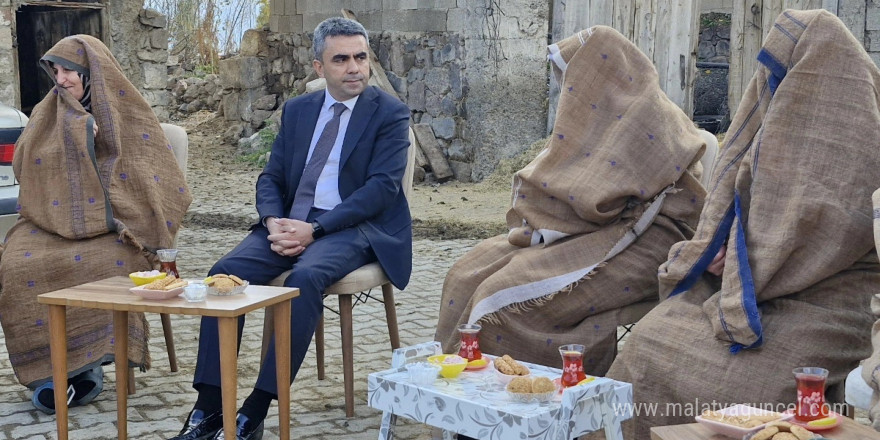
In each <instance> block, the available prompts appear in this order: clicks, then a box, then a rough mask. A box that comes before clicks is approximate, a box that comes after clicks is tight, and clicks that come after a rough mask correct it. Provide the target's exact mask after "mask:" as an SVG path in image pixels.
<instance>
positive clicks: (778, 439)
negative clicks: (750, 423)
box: [765, 428, 798, 440]
mask: <svg viewBox="0 0 880 440" xmlns="http://www.w3.org/2000/svg"><path fill="white" fill-rule="evenodd" d="M765 429H766V428H765ZM773 440H798V437H797V436H796V435H794V434H792V433H790V432H780V433H778V434H776V435H774V436H773Z"/></svg>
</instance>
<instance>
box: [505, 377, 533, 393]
mask: <svg viewBox="0 0 880 440" xmlns="http://www.w3.org/2000/svg"><path fill="white" fill-rule="evenodd" d="M507 391H510V392H511V393H531V392H532V381H531V379H529V378H528V377H514V378H513V380H511V381H510V383H509V384H507Z"/></svg>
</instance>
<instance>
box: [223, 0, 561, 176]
mask: <svg viewBox="0 0 880 440" xmlns="http://www.w3.org/2000/svg"><path fill="white" fill-rule="evenodd" d="M493 3H499V2H486V1H484V0H273V1H272V3H271V7H272V14H271V17H270V22H269V31H270V33H269V36H268V37H267V41H268V46H269V51H268V52H269V55H268V58H269V60H268V66H269V67H268V77H269V78H270V79H269V83H270V84H269V85H268V86H267V90H266V91H267V92H268V93H280V94H281V96H283V97H287V96H289V95H290V93H291V91H292V90H294V89H296V88H298V86H300V84H301V82H302V81H303V80H304V79H306V77H307V76H308V75H309V74H310V73H311V72H312V67H311V60H312V56H311V54H309V53H308V51H303V49H307V48H308V47H310V45H311V43H310V35H311V33H312V31H313V30H314V28H315V26H317V24H318V23H320V22H321V21H322V20H324V19H326V18H328V17H331V16H339V15H340V10H341V9H343V8H345V9H349V10H352V11H353V12H354V13H355V15H356V16H357V17H358V20H359V21H360V22H361V23H363V24H364V27H366V28H367V30H368V31H369V32H370V34H371V37H370V45H371V47H372V48H373V50H374V51H375V52H376V54H377V56H378V57H379V61H380V64H381V65H382V67H383V69H384V70H385V71H386V74H387V75H388V77H389V81H390V82H391V83H392V85H393V86H394V88H395V90H396V91H397V92H398V94H399V95H400V96H401V99H403V100H404V101H405V102H406V103H407V105H409V106H410V109H411V110H412V112H413V122H415V123H426V124H430V125H431V127H432V128H433V129H434V133H435V136H436V137H437V138H438V140H439V141H440V144H441V148H442V149H443V152H444V154H445V155H446V157H447V159H448V160H449V163H450V165H451V167H452V169H453V171H454V173H455V177H456V178H457V179H458V180H461V181H470V180H481V179H482V178H484V177H486V176H487V175H489V174H490V173H491V172H492V170H493V169H494V168H495V166H496V164H497V163H498V161H499V160H501V159H503V158H508V157H512V156H515V155H516V154H518V153H520V152H521V151H523V150H524V149H525V148H526V147H528V146H529V145H530V144H531V143H533V142H534V141H535V140H537V139H539V138H541V137H543V136H544V135H545V133H546V118H547V115H546V112H547V109H546V99H547V65H546V45H547V26H548V16H549V10H548V8H549V5H548V3H547V2H536V1H534V0H510V1H504V2H500V3H501V4H503V9H502V8H500V7H492V8H488V7H487V4H488V5H489V6H491V5H492V4H493ZM276 56H277V58H276ZM242 90H245V89H242ZM224 107H225V106H224ZM241 107H242V106H241V102H239V108H241Z"/></svg>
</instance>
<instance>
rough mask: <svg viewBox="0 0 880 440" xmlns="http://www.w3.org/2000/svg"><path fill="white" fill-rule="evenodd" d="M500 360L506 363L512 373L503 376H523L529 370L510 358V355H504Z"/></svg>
mask: <svg viewBox="0 0 880 440" xmlns="http://www.w3.org/2000/svg"><path fill="white" fill-rule="evenodd" d="M501 358H502V359H504V360H505V361H507V364H508V365H510V367H511V368H512V369H513V373H505V374H515V375H517V376H525V375H527V374H529V369H528V368H526V367H524V366H523V365H522V364H520V363H519V362H517V361H516V360H515V359H513V358H512V357H510V355H507V354H505V355H504V356H501ZM502 373H503V372H502Z"/></svg>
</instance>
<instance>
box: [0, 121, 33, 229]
mask: <svg viewBox="0 0 880 440" xmlns="http://www.w3.org/2000/svg"><path fill="white" fill-rule="evenodd" d="M27 122H28V118H27V116H25V115H24V113H22V112H20V111H18V110H17V109H15V108H13V107H10V106H8V105H5V104H0V241H2V240H3V239H5V237H6V231H8V230H9V228H11V227H12V225H13V224H15V220H16V219H18V209H17V207H18V181H17V180H15V174H14V173H13V172H12V155H13V153H14V152H15V142H16V141H17V140H18V136H19V135H20V134H21V131H22V130H23V129H24V127H25V125H27Z"/></svg>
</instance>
